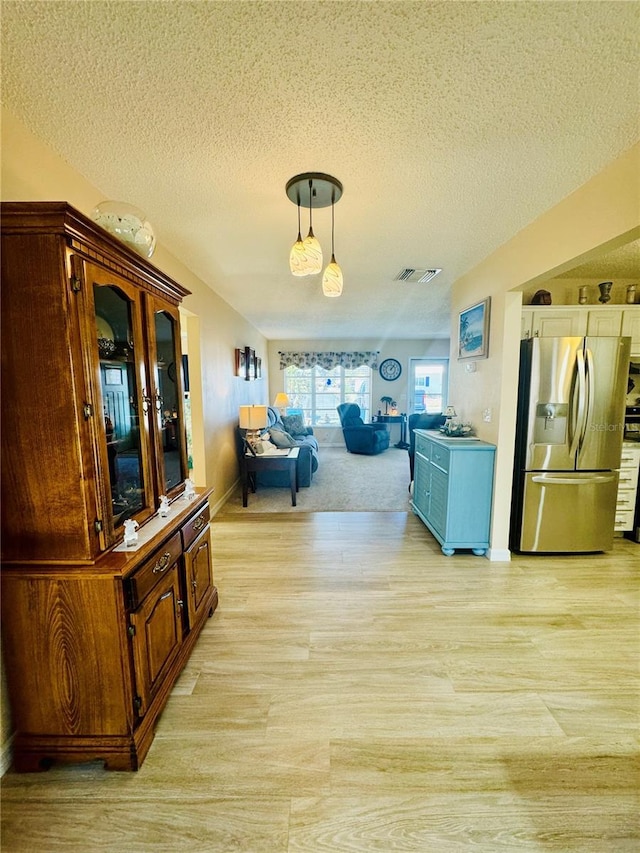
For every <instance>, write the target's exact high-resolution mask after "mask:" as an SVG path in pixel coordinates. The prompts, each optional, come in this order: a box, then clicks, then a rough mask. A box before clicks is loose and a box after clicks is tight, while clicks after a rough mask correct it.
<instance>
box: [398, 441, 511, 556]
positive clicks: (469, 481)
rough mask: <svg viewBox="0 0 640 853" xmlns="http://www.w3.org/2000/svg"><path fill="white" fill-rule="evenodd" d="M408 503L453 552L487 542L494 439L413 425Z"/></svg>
mask: <svg viewBox="0 0 640 853" xmlns="http://www.w3.org/2000/svg"><path fill="white" fill-rule="evenodd" d="M415 437H416V453H415V468H414V484H413V501H412V508H413V511H414V512H415V513H416V515H417V516H418V517H419V518H420V519H421V520H422V521H423V522H424V523H425V524H426V526H427V527H428V528H429V530H430V531H431V532H432V533H433V535H434V536H435V537H436V539H437V540H438V541H439V542H440V544H441V546H442V553H443V554H445V555H446V556H448V557H450V556H452V555H453V554H454V553H455V551H456V550H458V549H460V548H462V549H471V550H472V551H473V553H474V554H477V555H482V554H484V553H485V552H486V550H487V548H488V547H489V533H490V523H491V500H492V495H493V470H494V460H495V450H496V448H495V445H493V444H488V443H487V442H485V441H479V440H476V439H467V438H445V437H443V436H442V434H441V433H439V432H435V431H431V430H420V429H418V430H415Z"/></svg>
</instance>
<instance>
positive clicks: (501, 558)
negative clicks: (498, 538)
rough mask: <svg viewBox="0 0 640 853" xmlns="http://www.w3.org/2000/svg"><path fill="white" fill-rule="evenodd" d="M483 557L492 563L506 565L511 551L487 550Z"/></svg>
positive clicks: (504, 549) (500, 549)
mask: <svg viewBox="0 0 640 853" xmlns="http://www.w3.org/2000/svg"><path fill="white" fill-rule="evenodd" d="M485 557H486V558H487V560H491V562H492V563H508V562H510V560H511V551H510V550H509V549H508V548H487V552H486V554H485Z"/></svg>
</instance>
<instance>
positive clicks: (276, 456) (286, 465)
mask: <svg viewBox="0 0 640 853" xmlns="http://www.w3.org/2000/svg"><path fill="white" fill-rule="evenodd" d="M299 452H300V448H299V447H292V448H291V449H290V450H289V452H288V453H286V454H284V453H262V454H260V455H258V456H254V455H253V454H252V453H249V452H247V453H245V454H244V456H243V457H242V462H241V463H240V479H241V480H242V506H247V505H248V503H249V486H251V491H252V492H254V493H255V490H256V477H255V475H256V472H257V471H288V472H289V484H290V486H291V506H295V505H296V492H297V491H298V476H297V473H298V453H299Z"/></svg>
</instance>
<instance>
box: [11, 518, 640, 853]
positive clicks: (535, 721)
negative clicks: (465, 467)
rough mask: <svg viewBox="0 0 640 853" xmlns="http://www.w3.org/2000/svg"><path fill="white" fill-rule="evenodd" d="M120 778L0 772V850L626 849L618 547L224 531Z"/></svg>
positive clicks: (624, 653) (630, 706) (627, 658)
mask: <svg viewBox="0 0 640 853" xmlns="http://www.w3.org/2000/svg"><path fill="white" fill-rule="evenodd" d="M212 531H213V552H214V558H215V575H216V583H217V585H218V587H219V590H220V607H219V610H218V611H217V613H216V614H215V616H214V617H213V619H212V620H211V621H210V622H209V623H208V624H207V626H206V628H205V630H204V633H203V634H202V637H201V639H200V640H199V642H198V644H197V646H196V648H195V651H194V654H193V656H192V658H191V660H190V662H189V664H188V665H187V668H186V669H185V671H184V672H183V675H182V677H181V679H180V681H179V682H178V684H177V686H176V689H175V691H174V694H173V696H172V698H171V699H170V701H169V704H168V706H167V708H166V709H165V711H164V713H163V715H162V718H161V720H160V723H159V726H158V729H157V735H156V739H155V741H154V744H153V746H152V748H151V751H150V753H149V755H148V757H147V760H146V762H145V764H144V765H143V767H142V769H141V770H140V771H139V772H138V773H109V772H106V771H104V770H103V769H102V768H101V767H100V766H98V765H87V766H84V767H55V768H53V769H52V770H50V771H48V772H45V773H41V774H35V775H33V774H29V775H17V774H14V773H13V772H9V773H8V774H7V775H6V776H5V777H4V779H3V792H2V823H3V837H2V850H3V851H6V853H34V851H42V853H57V851H65V853H94V851H96V853H97V851H100V853H147V851H149V853H150V851H153V853H165V851H166V853H181V851H191V853H200V851H201V853H218V851H221V853H231V851H242V853H324V851H331V853H349V851H359V853H360V851H363V853H369V851H372V852H373V851H383V853H388V851H419V853H450V851H451V853H453V851H470V853H501V851H514V853H516V851H540V853H546V851H562V853H569V851H571V852H572V853H573V851H580V853H632V851H633V853H637V851H638V850H640V821H639V817H638V814H639V801H638V782H639V764H638V746H639V742H638V709H639V695H640V693H639V673H638V660H639V636H640V635H639V611H638V607H639V598H638V588H639V585H640V545H636V544H634V543H631V542H628V541H626V540H620V539H618V540H616V544H615V548H614V550H613V551H612V552H611V553H609V554H607V555H599V556H579V557H578V556H576V557H555V558H542V557H522V556H520V557H518V556H516V557H514V559H513V560H512V561H511V562H510V563H490V562H489V561H487V560H486V559H484V558H482V557H474V556H473V555H470V554H456V555H455V556H454V557H449V558H447V557H444V556H443V555H442V554H441V552H440V549H439V547H438V545H437V543H436V541H435V540H434V539H433V538H432V537H431V535H430V534H429V532H428V531H427V530H426V528H425V527H424V526H423V525H422V524H421V522H420V521H419V520H418V519H417V518H415V517H414V516H413V515H411V514H405V513H353V514H349V513H337V514H333V513H318V514H307V515H305V514H284V515H253V516H245V517H242V516H238V515H233V516H222V517H218V518H216V519H214V521H213V523H212Z"/></svg>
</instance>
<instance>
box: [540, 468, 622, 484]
mask: <svg viewBox="0 0 640 853" xmlns="http://www.w3.org/2000/svg"><path fill="white" fill-rule="evenodd" d="M617 475H618V472H617V471H616V472H615V473H613V474H594V475H593V476H592V477H562V476H560V477H555V476H553V475H552V474H538V475H537V476H533V477H532V478H531V481H532V482H533V483H542V484H543V485H554V486H583V485H585V484H587V483H610V482H611V481H612V480H615V479H617Z"/></svg>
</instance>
